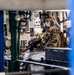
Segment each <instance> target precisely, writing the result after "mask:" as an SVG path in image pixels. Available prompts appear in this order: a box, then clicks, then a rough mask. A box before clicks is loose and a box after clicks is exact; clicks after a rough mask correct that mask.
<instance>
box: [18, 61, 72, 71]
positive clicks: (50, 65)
mask: <svg viewBox="0 0 74 75" xmlns="http://www.w3.org/2000/svg"><path fill="white" fill-rule="evenodd" d="M18 61H20V62H23V63H29V64H35V65H40V66H48V67H54V68H59V69H63V70H71V69H70V68H68V67H63V66H58V65H52V64H45V63H38V62H33V61H24V60H18Z"/></svg>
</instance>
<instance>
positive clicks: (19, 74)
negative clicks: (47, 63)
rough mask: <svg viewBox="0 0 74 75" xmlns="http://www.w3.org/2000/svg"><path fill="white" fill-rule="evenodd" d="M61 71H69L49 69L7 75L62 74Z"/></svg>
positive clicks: (8, 74)
mask: <svg viewBox="0 0 74 75" xmlns="http://www.w3.org/2000/svg"><path fill="white" fill-rule="evenodd" d="M60 71H67V70H62V69H49V70H41V71H24V72H11V73H6V74H5V75H25V74H41V73H52V72H60Z"/></svg>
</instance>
